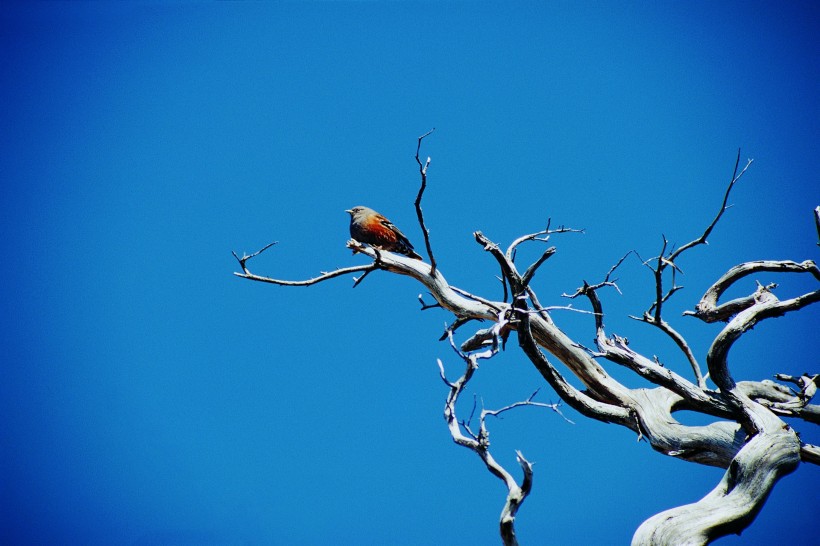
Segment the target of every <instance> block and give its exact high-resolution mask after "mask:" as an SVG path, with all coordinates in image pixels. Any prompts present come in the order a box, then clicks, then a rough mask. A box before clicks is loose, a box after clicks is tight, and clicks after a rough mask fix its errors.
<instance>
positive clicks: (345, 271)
mask: <svg viewBox="0 0 820 546" xmlns="http://www.w3.org/2000/svg"><path fill="white" fill-rule="evenodd" d="M275 244H276V242H273V243H270V244H268V245H266V246H265V247H263V248H261V249H259V250H257V251H256V252H254V253H253V254H251V255H250V256H249V255H243V256H242V257H241V258H240V257H239V256H237V254H236V252H232V254H233V256H234V258H236V260H237V261H238V262H239V266H240V267H241V268H242V271H243V273H237V272H234V275H236V276H237V277H242V278H243V279H248V280H251V281H258V282H266V283H270V284H278V285H281V286H310V285H312V284H316V283H320V282H322V281H326V280H328V279H333V278H335V277H340V276H342V275H349V274H350V273H356V272H359V271H364V275H362V277H359V278H358V279H356V282H355V284H354V286H355V285H356V284H358V283H359V282H360V281H361V279H362V278H363V277H364V276H365V275H367V274H368V273H370V272H371V271H373V270H374V269H378V268H379V266H378V265H377V264H376V263H372V264H368V265H356V266H353V267H342V268H340V269H336V270H334V271H329V272H326V273H322V274H321V275H319V276H318V277H313V278H311V279H306V280H303V281H288V280H282V279H273V278H270V277H263V276H261V275H255V274H253V273H251V272H250V270H249V269H248V267H247V261H248V260H250V259H251V258H255V257H256V256H258V255H259V254H261V253H262V252H264V251H265V250H267V249H269V248H270V247H272V246H273V245H275Z"/></svg>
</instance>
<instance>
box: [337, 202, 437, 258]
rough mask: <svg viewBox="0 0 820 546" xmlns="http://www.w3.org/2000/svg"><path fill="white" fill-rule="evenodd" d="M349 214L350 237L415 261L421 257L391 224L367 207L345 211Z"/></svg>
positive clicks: (402, 234)
mask: <svg viewBox="0 0 820 546" xmlns="http://www.w3.org/2000/svg"><path fill="white" fill-rule="evenodd" d="M345 212H347V213H348V214H350V236H351V237H353V238H354V239H356V240H357V241H359V242H360V243H366V244H368V245H370V246H372V247H373V248H377V249H379V250H387V251H388V252H397V253H399V254H404V255H405V256H410V257H411V258H415V259H416V260H421V259H422V257H421V256H419V255H418V254H416V252H415V251H414V250H413V245H411V244H410V241H408V240H407V237H405V236H404V233H402V232H401V231H399V228H397V227H396V226H394V225H393V222H391V221H390V220H388V219H387V218H385V217H384V216H382V215H381V214H379V213H378V212H376V211H375V210H373V209H369V208H367V207H361V206H359V207H353V208H352V209H350V210H346V211H345Z"/></svg>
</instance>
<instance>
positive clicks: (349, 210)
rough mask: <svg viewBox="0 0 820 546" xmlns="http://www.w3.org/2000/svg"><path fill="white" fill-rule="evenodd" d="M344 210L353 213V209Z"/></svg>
mask: <svg viewBox="0 0 820 546" xmlns="http://www.w3.org/2000/svg"><path fill="white" fill-rule="evenodd" d="M345 212H346V213H348V214H353V210H351V209H347V210H346V211H345Z"/></svg>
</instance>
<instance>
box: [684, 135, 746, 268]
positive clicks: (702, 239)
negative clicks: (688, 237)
mask: <svg viewBox="0 0 820 546" xmlns="http://www.w3.org/2000/svg"><path fill="white" fill-rule="evenodd" d="M753 162H754V159H748V160H746V165H745V166H744V167H743V170H741V171H740V173H738V172H737V169H738V166H739V165H740V149H739V148H738V150H737V159H736V160H735V170H734V172H733V173H732V180H731V181H730V182H729V186H728V187H727V188H726V193H725V194H724V195H723V203H721V205H720V210H719V211H718V213H717V214H716V215H715V219H714V220H712V223H711V224H709V226H708V227H707V228H706V230H705V231H704V232H703V234H702V235H701V236H700V237H698V238H697V239H695V240H693V241H690V242H688V243H686V244H685V245H683V246H682V247H680V248H679V249H677V250H676V251H674V252H673V253H672V254H670V255H669V261H670V262H674V261H675V260H676V259H677V257H678V256H680V255H681V254H683V253H684V252H686V251H687V250H689V249H690V248H692V247H694V246H697V245H702V244H707V241H706V238H707V237H709V234H710V233H712V230H713V229H714V228H715V226H716V225H717V223H718V221H720V218H721V216H723V213H724V212H726V211H727V210H728V209H729V206H727V203H728V202H729V194H730V193H731V192H732V188H734V186H735V184H737V182H738V181H739V180H740V178H741V177H742V176H743V175H744V174H745V173H746V170H747V169H748V168H749V166H751V164H752V163H753Z"/></svg>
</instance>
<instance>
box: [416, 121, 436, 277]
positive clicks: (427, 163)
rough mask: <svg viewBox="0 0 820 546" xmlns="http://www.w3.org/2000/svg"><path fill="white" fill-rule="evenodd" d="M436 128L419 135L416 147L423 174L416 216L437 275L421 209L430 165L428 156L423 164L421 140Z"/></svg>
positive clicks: (433, 273) (431, 272) (433, 271)
mask: <svg viewBox="0 0 820 546" xmlns="http://www.w3.org/2000/svg"><path fill="white" fill-rule="evenodd" d="M435 130H436V128H435V127H433V128H432V129H430V130H429V131H427V132H426V133H424V134H423V135H421V136H420V137H419V142H418V146H417V147H416V163H418V165H419V174H420V175H421V186H420V187H419V193H418V195H416V216H417V217H418V220H419V226H420V227H421V232H422V233H423V234H424V246H425V247H427V255H428V256H429V257H430V264H431V268H430V274H431V275H435V273H436V258H435V257H434V256H433V247H432V246H431V245H430V230H428V229H427V226H425V225H424V214H423V213H422V211H421V196H422V195H424V190H425V189H426V188H427V167H429V166H430V158H429V157H428V158H427V161H425V162H424V163H423V164H422V162H421V159H419V152H420V151H421V141H422V140H424V139H425V137H428V136H430V134H431V133H432V132H433V131H435Z"/></svg>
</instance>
